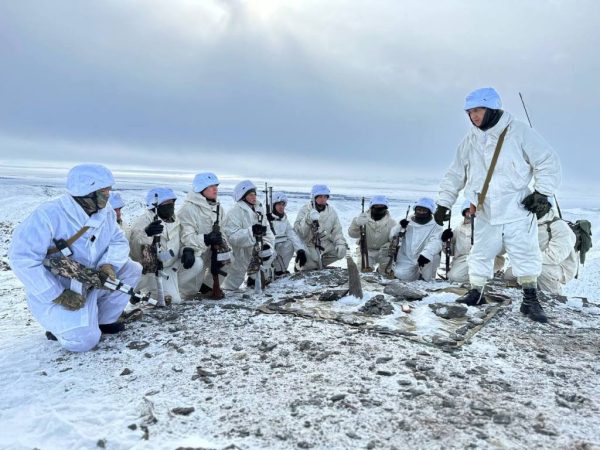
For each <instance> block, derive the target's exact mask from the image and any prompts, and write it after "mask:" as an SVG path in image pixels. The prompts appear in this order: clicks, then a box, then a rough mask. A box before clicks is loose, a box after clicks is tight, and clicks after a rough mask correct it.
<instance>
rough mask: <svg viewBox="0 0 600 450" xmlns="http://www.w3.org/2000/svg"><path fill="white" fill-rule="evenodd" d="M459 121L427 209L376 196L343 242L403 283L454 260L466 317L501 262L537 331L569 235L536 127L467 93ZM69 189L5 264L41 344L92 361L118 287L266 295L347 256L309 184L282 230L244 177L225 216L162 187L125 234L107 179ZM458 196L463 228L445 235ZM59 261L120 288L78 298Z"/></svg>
mask: <svg viewBox="0 0 600 450" xmlns="http://www.w3.org/2000/svg"><path fill="white" fill-rule="evenodd" d="M464 110H465V111H466V113H467V115H468V117H469V120H470V121H471V123H472V125H473V126H472V127H471V130H470V131H469V133H468V134H467V136H466V137H465V138H464V140H463V142H462V143H461V144H460V146H459V148H458V151H457V154H456V157H455V159H454V161H453V163H452V165H451V166H450V169H449V171H448V172H447V174H446V175H445V176H444V178H443V180H442V182H441V184H440V191H439V195H438V199H437V201H434V200H433V199H431V198H421V199H419V200H418V201H417V202H416V204H415V206H414V208H413V211H412V214H409V212H407V215H406V217H405V218H403V219H401V220H399V221H396V220H395V219H393V218H392V217H391V216H390V213H389V201H388V199H387V198H386V197H385V196H379V195H376V196H374V197H372V198H371V200H370V202H369V208H368V210H367V211H364V212H362V213H361V214H360V215H359V216H357V217H355V218H354V219H353V220H352V223H351V225H350V227H349V229H348V234H349V236H350V237H352V238H356V239H359V241H360V243H361V246H360V247H361V249H362V250H363V255H362V256H363V257H364V258H366V259H367V260H368V261H370V263H369V264H371V263H372V265H373V267H372V268H373V269H376V270H377V271H378V272H379V273H381V274H382V275H386V276H395V277H396V278H398V279H400V280H404V281H414V280H419V279H421V280H425V281H429V280H432V279H434V278H435V276H436V273H437V270H438V268H439V265H440V260H441V256H442V253H443V252H446V253H447V254H451V255H452V256H453V263H452V265H451V266H450V267H449V270H448V271H447V272H446V274H445V275H446V277H447V278H448V279H449V280H450V281H456V282H468V283H469V285H470V290H469V291H468V292H467V294H465V295H464V296H462V297H460V298H459V299H458V300H457V301H458V302H460V303H463V304H467V305H472V306H475V305H479V304H481V303H485V285H486V283H487V281H488V280H490V279H491V278H493V277H494V275H495V274H496V275H498V274H499V272H502V271H503V267H504V259H503V255H504V254H506V255H508V258H509V260H510V265H509V267H508V268H507V269H506V271H505V273H504V276H506V277H508V278H514V279H515V280H516V282H517V283H518V284H519V285H520V286H521V287H522V288H523V302H522V304H521V308H520V310H521V312H522V313H523V314H525V315H526V316H528V317H529V318H530V319H532V320H534V321H537V322H547V317H546V315H545V313H544V311H543V309H542V306H541V304H540V301H539V296H538V288H540V289H542V290H545V291H547V292H550V293H558V292H560V286H561V284H564V283H565V282H567V281H568V280H569V279H570V278H571V277H572V276H573V274H574V272H575V268H574V266H573V264H576V261H575V260H574V255H573V247H574V239H575V236H574V235H573V233H572V231H571V230H570V229H569V227H568V226H567V225H566V223H565V222H563V221H561V220H556V217H555V213H554V210H553V209H552V206H551V203H550V200H549V199H550V197H551V196H552V195H553V194H554V193H555V192H556V189H557V188H558V185H559V183H560V163H559V160H558V157H557V155H556V153H555V152H554V151H553V150H552V149H551V148H550V147H549V145H548V144H547V143H546V142H545V141H544V140H543V139H542V138H541V137H540V136H539V135H538V134H537V133H536V132H535V131H534V130H533V129H531V128H530V127H528V126H526V125H525V124H524V123H522V122H519V121H517V120H515V119H514V118H513V117H512V116H511V115H510V114H509V113H508V112H505V111H503V110H502V109H501V100H500V97H499V95H498V93H497V92H496V91H495V90H494V89H492V88H482V89H478V90H476V91H473V92H472V93H470V94H469V95H468V96H467V98H466V102H465V106H464ZM66 185H67V186H66V187H67V193H66V194H65V195H63V196H61V197H59V198H58V199H54V200H52V201H50V202H48V203H46V204H43V205H41V206H40V207H39V208H38V209H36V210H35V211H34V212H33V213H32V214H31V215H30V216H29V217H28V218H27V219H25V220H24V221H23V223H21V224H20V225H19V226H18V227H17V228H16V229H15V232H14V234H13V241H12V245H11V249H10V253H9V257H10V263H11V267H12V269H13V270H14V272H15V274H16V275H17V277H18V278H19V279H20V280H21V281H22V282H23V284H24V285H25V288H26V292H27V302H28V305H29V307H30V310H31V312H32V314H33V315H34V317H35V318H36V319H37V320H38V321H39V322H40V324H41V325H42V326H43V327H45V328H46V330H48V332H47V336H48V337H49V338H52V339H56V340H58V341H59V343H60V344H61V345H62V346H63V347H64V348H66V349H68V350H71V351H86V350H89V349H91V348H93V347H95V346H96V345H97V343H98V341H99V339H100V336H101V334H102V333H117V332H120V331H122V330H123V329H124V326H123V323H122V322H121V321H119V320H118V319H119V317H120V316H121V313H122V312H123V310H124V309H125V307H126V305H127V303H128V301H129V298H130V296H129V295H128V294H126V293H124V292H123V288H122V286H127V285H131V286H135V287H137V288H138V289H141V290H143V291H148V292H150V293H151V294H152V295H155V294H160V295H164V297H165V298H170V301H171V302H173V303H178V302H181V301H182V300H185V299H188V298H194V297H199V296H200V297H202V296H207V295H210V294H211V293H212V295H213V296H214V295H217V294H218V293H219V292H220V290H221V288H222V289H223V290H224V291H225V292H227V291H233V290H238V289H239V288H240V287H241V286H242V285H243V283H244V281H245V283H246V286H247V287H249V288H254V289H262V288H263V287H264V286H265V284H266V283H268V282H269V281H271V280H273V279H274V278H275V277H278V276H285V275H287V274H288V273H289V270H290V269H292V267H290V266H292V265H293V269H292V270H318V269H321V268H323V267H327V266H329V265H331V264H332V263H334V262H336V261H338V260H340V259H342V258H345V257H346V256H347V252H348V245H347V243H346V240H345V238H344V235H343V232H342V226H341V224H340V220H339V217H338V215H337V213H336V211H335V209H334V208H333V207H332V206H331V205H330V204H329V198H330V190H329V188H328V187H327V186H326V185H315V186H313V188H312V190H311V194H310V200H309V201H308V202H307V203H306V204H305V205H304V206H303V207H302V208H301V209H300V211H299V212H298V214H297V216H296V220H295V222H294V225H293V226H292V224H291V223H290V222H289V220H288V217H287V214H286V206H287V203H288V199H287V197H286V195H285V194H284V193H283V192H274V193H272V195H269V196H268V197H272V201H271V203H270V204H269V202H267V205H266V206H267V207H268V208H267V209H265V208H264V207H263V205H262V204H261V203H260V202H259V201H258V200H257V187H256V186H255V185H254V184H253V183H252V182H251V181H250V180H244V181H242V182H240V183H238V184H237V185H236V186H235V188H234V190H233V197H234V200H235V203H234V206H233V208H231V209H230V210H229V211H228V212H227V213H226V212H225V211H224V210H223V208H222V207H221V205H220V202H219V180H218V178H217V176H216V175H215V174H213V173H210V172H203V173H199V174H197V175H196V176H195V178H194V179H193V182H192V190H191V191H190V192H189V193H188V194H187V196H186V198H185V200H184V202H183V205H182V206H181V207H180V208H179V209H178V210H177V212H176V209H175V203H176V201H177V196H176V195H175V193H174V192H173V190H172V189H170V188H166V187H157V188H154V189H151V190H150V191H149V192H148V194H147V197H146V211H144V213H143V214H142V215H141V216H140V217H138V218H137V219H136V220H135V221H134V222H133V224H132V226H131V227H130V228H129V229H128V230H125V231H126V232H125V231H124V230H123V229H122V219H121V208H122V207H123V202H122V199H121V198H120V196H119V195H118V194H116V193H112V196H111V198H110V203H109V196H110V195H111V192H110V191H111V187H112V186H113V185H114V178H113V175H112V173H111V172H110V170H109V169H107V168H106V167H104V166H101V165H97V164H82V165H78V166H75V167H73V168H72V169H71V170H70V171H69V174H68V176H67V183H66ZM532 188H533V189H532ZM463 189H464V197H465V198H466V202H465V204H464V205H463V207H462V211H461V213H462V216H463V220H462V223H461V224H460V225H459V226H458V227H455V229H454V230H450V229H449V228H447V229H444V226H445V224H446V223H449V221H450V215H449V212H450V209H451V208H452V206H453V205H454V203H455V202H456V200H457V198H458V194H459V192H460V191H461V190H463ZM107 205H108V206H109V207H107ZM475 218H476V219H475ZM473 220H475V223H474V226H472V225H473V223H472V222H473ZM535 220H537V221H538V226H537V227H536V226H534V225H533V223H534V221H535ZM538 229H539V231H538ZM294 255H295V257H294ZM57 257H68V258H72V259H74V260H75V261H77V262H78V263H80V264H82V265H83V266H85V267H88V268H91V269H94V270H96V271H97V272H98V274H99V276H100V277H101V279H104V280H118V285H119V286H120V287H121V290H120V291H119V290H104V289H87V288H86V286H85V285H82V283H81V282H80V281H78V280H76V279H69V278H67V277H63V276H57V275H55V274H54V273H51V272H49V271H48V270H46V269H45V267H44V261H45V260H47V259H48V258H57ZM292 260H293V261H292ZM221 295H222V293H221Z"/></svg>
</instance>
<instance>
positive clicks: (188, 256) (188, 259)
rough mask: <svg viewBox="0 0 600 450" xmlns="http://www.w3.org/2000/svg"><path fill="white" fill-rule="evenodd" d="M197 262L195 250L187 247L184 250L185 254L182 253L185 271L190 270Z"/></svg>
mask: <svg viewBox="0 0 600 450" xmlns="http://www.w3.org/2000/svg"><path fill="white" fill-rule="evenodd" d="M195 262H196V257H195V256H194V249H192V248H189V247H186V248H184V249H183V253H181V264H182V265H183V268H184V269H190V268H191V267H192V266H193V265H194V263H195Z"/></svg>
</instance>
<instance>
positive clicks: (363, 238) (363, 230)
mask: <svg viewBox="0 0 600 450" xmlns="http://www.w3.org/2000/svg"><path fill="white" fill-rule="evenodd" d="M361 205H362V211H361V213H363V214H364V212H365V198H364V197H363V198H362V202H361ZM359 229H360V271H361V272H373V268H372V267H371V266H369V247H368V245H367V226H366V225H361V226H360V227H359Z"/></svg>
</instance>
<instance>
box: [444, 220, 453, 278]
mask: <svg viewBox="0 0 600 450" xmlns="http://www.w3.org/2000/svg"><path fill="white" fill-rule="evenodd" d="M451 217H452V211H450V213H449V214H448V230H451V228H450V218H451ZM451 249H452V238H450V239H448V240H446V243H445V252H446V278H448V272H450V252H451Z"/></svg>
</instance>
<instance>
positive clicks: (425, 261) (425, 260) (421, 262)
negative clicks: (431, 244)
mask: <svg viewBox="0 0 600 450" xmlns="http://www.w3.org/2000/svg"><path fill="white" fill-rule="evenodd" d="M430 262H431V260H430V259H429V258H425V257H424V256H423V255H419V259H417V264H419V267H423V266H424V265H425V264H429V263H430Z"/></svg>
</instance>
